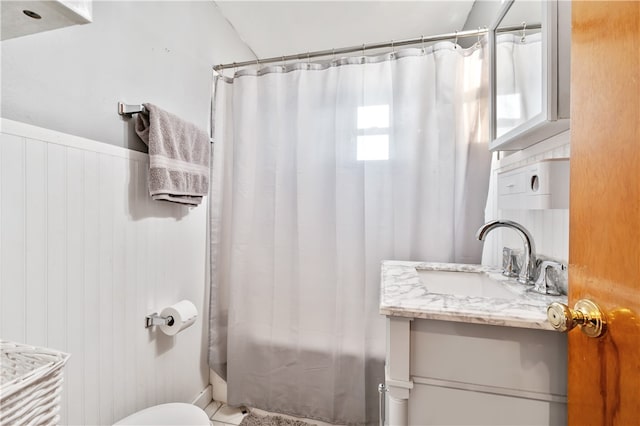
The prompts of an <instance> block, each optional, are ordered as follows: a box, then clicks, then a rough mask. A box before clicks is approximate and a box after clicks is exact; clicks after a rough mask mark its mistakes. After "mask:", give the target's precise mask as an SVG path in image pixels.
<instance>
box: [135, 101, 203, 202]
mask: <svg viewBox="0 0 640 426" xmlns="http://www.w3.org/2000/svg"><path fill="white" fill-rule="evenodd" d="M144 107H145V109H146V111H145V112H142V113H140V114H138V117H137V120H136V133H137V134H138V136H140V139H142V141H143V142H144V143H146V144H147V146H149V194H151V198H153V199H154V200H165V201H172V202H174V203H180V204H187V205H191V206H197V205H198V204H200V203H201V202H202V197H203V196H205V195H206V194H207V193H208V191H209V150H210V149H211V144H210V142H209V136H208V135H207V134H206V133H205V132H204V131H202V130H200V129H199V128H198V127H196V126H195V125H194V124H191V123H188V122H186V121H184V120H182V119H180V118H179V117H176V116H175V115H173V114H171V113H168V112H167V111H164V110H162V109H160V108H158V107H157V106H155V105H153V104H144Z"/></svg>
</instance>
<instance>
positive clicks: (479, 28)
mask: <svg viewBox="0 0 640 426" xmlns="http://www.w3.org/2000/svg"><path fill="white" fill-rule="evenodd" d="M480 31H482V27H478V41H476V43H478V46H480V45H481V43H480Z"/></svg>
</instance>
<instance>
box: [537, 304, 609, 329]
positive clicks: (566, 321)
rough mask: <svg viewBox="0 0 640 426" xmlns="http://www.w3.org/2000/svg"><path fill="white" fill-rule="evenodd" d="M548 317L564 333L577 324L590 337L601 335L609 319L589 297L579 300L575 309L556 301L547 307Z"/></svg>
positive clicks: (553, 325) (552, 324)
mask: <svg viewBox="0 0 640 426" xmlns="http://www.w3.org/2000/svg"><path fill="white" fill-rule="evenodd" d="M547 318H548V319H549V322H550V323H551V326H552V327H553V328H555V329H556V330H558V331H560V332H563V333H564V332H567V331H569V330H571V329H572V328H574V327H575V326H577V325H579V326H580V329H581V330H582V332H583V333H584V334H586V335H587V336H589V337H600V336H602V335H603V334H604V333H606V331H607V320H606V317H605V316H604V314H603V313H602V310H601V309H600V308H599V307H598V305H596V304H595V303H593V302H592V301H591V300H588V299H581V300H578V301H577V302H576V304H575V306H574V307H573V309H571V308H570V307H568V306H567V305H565V304H563V303H557V302H554V303H552V304H550V305H549V307H548V308H547Z"/></svg>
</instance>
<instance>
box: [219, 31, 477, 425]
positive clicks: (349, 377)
mask: <svg viewBox="0 0 640 426" xmlns="http://www.w3.org/2000/svg"><path fill="white" fill-rule="evenodd" d="M483 64H484V61H483V49H482V48H481V47H479V46H475V47H474V48H471V49H467V50H464V49H461V48H460V47H459V46H454V45H453V44H451V43H449V42H443V43H439V44H437V45H435V46H433V47H430V48H427V49H405V50H401V51H397V52H394V53H390V54H387V55H383V56H377V57H358V58H344V59H338V60H333V61H331V62H326V63H307V62H303V63H299V64H293V65H290V66H286V67H284V66H280V65H278V66H273V67H269V68H263V69H261V70H259V71H254V70H243V71H241V72H237V73H236V74H235V75H234V78H233V79H231V78H226V77H217V78H216V81H215V88H214V91H215V96H214V105H213V118H212V119H213V127H214V132H213V135H214V149H213V161H212V164H213V166H212V178H211V194H210V195H211V196H210V241H211V247H210V251H211V253H210V254H211V271H210V279H211V309H210V311H211V315H210V349H209V363H210V366H211V367H212V368H213V369H214V370H216V371H217V372H218V373H219V374H221V375H222V376H223V377H226V379H227V382H228V402H229V403H230V404H232V405H246V406H249V407H257V408H261V409H265V410H268V411H274V412H280V413H287V414H293V415H296V416H301V417H307V418H313V419H318V420H323V421H327V422H332V423H341V424H365V423H376V422H377V408H378V407H377V405H378V403H377V385H378V383H382V382H384V367H383V365H384V358H385V322H384V318H383V317H382V316H380V315H379V314H378V304H379V287H380V262H381V261H382V260H384V259H401V260H422V261H437V262H464V263H478V262H479V260H480V255H481V250H482V245H481V244H480V243H479V242H477V241H475V239H474V234H475V231H476V229H477V228H478V227H479V226H480V225H481V224H482V221H483V209H484V205H485V201H486V193H487V184H488V177H489V161H490V156H489V152H488V148H487V142H488V140H487V134H486V126H487V121H486V119H485V114H486V111H485V105H486V85H485V84H484V81H485V77H486V75H485V74H486V67H484V66H483Z"/></svg>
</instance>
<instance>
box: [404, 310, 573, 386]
mask: <svg viewBox="0 0 640 426" xmlns="http://www.w3.org/2000/svg"><path fill="white" fill-rule="evenodd" d="M410 374H411V376H412V377H415V376H418V377H424V378H433V379H439V380H449V381H455V382H461V383H471V384H477V385H485V386H495V387H501V388H509V389H520V390H523V391H529V392H538V393H547V394H550V395H557V396H566V395H567V336H566V334H561V333H556V332H553V331H546V330H533V329H523V328H516V327H499V326H493V325H482V324H468V323H461V322H451V321H436V320H423V319H416V320H414V321H412V323H411V348H410Z"/></svg>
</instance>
